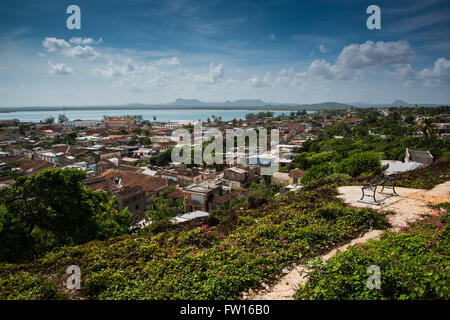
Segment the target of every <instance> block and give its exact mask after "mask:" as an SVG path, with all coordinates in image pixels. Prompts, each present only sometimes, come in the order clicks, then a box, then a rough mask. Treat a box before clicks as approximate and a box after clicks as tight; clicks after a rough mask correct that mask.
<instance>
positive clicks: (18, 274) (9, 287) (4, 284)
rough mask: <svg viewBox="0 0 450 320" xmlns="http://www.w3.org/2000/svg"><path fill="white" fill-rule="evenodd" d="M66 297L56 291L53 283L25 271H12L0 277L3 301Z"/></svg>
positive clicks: (0, 297) (0, 296)
mask: <svg viewBox="0 0 450 320" xmlns="http://www.w3.org/2000/svg"><path fill="white" fill-rule="evenodd" d="M65 298H67V295H66V294H65V293H64V292H62V291H59V290H58V286H57V284H56V283H55V282H53V281H51V280H48V279H42V277H41V276H36V275H33V274H30V273H29V272H26V271H13V272H12V273H11V274H10V275H5V276H4V277H3V276H2V277H0V299H2V300H4V299H6V300H35V299H42V300H51V299H65Z"/></svg>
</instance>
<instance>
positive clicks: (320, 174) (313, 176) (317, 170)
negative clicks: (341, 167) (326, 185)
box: [302, 162, 334, 184]
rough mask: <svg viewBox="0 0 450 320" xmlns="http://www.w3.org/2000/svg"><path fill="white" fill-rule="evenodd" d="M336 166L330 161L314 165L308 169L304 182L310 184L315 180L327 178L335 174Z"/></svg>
mask: <svg viewBox="0 0 450 320" xmlns="http://www.w3.org/2000/svg"><path fill="white" fill-rule="evenodd" d="M333 172H334V168H333V165H332V164H331V163H329V162H325V163H322V164H319V165H315V166H312V167H311V168H309V169H308V171H306V173H305V175H304V176H303V178H302V183H303V184H308V183H310V182H312V181H314V180H317V179H320V178H325V177H327V176H329V175H331V174H333Z"/></svg>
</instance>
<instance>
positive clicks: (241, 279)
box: [0, 186, 388, 299]
mask: <svg viewBox="0 0 450 320" xmlns="http://www.w3.org/2000/svg"><path fill="white" fill-rule="evenodd" d="M334 195H335V191H334V190H333V188H332V187H329V186H320V187H317V188H316V189H314V190H302V191H301V192H297V193H295V192H290V193H289V194H286V195H282V196H278V197H275V198H273V199H272V200H270V201H269V202H268V203H266V204H265V205H264V206H262V207H258V208H256V209H250V210H245V209H244V210H235V211H232V212H228V213H226V214H225V215H224V216H223V217H221V219H218V220H217V222H218V224H217V225H216V226H214V227H211V226H208V225H203V226H201V227H197V228H194V229H190V230H177V231H172V230H167V231H165V232H162V233H158V234H157V235H155V236H145V237H144V236H121V237H119V238H113V239H109V240H107V241H102V242H101V241H93V242H90V243H87V244H83V245H80V246H77V247H71V248H67V247H66V248H62V249H61V250H60V251H58V252H54V253H49V254H47V255H46V256H45V257H44V258H43V259H40V260H37V261H35V262H33V263H29V264H26V265H23V266H21V268H22V269H23V270H24V271H29V270H34V272H37V273H40V272H41V273H44V272H45V273H46V274H49V273H50V274H52V276H53V275H54V274H56V275H60V274H62V273H65V270H66V268H67V266H68V265H71V264H76V265H78V266H79V267H80V268H81V270H82V278H83V283H82V286H81V294H82V295H83V296H84V297H87V298H92V299H236V298H238V297H239V294H240V292H242V291H243V290H245V289H246V288H255V287H257V286H259V284H260V283H261V282H263V281H264V282H267V281H270V280H274V275H275V274H277V273H279V272H281V270H282V269H283V268H284V267H285V266H287V265H289V264H291V263H292V262H293V261H297V260H299V259H303V258H304V257H312V256H316V255H318V254H320V253H321V252H322V251H324V250H328V247H330V246H333V245H334V244H336V243H338V242H340V241H343V240H346V239H350V238H353V237H354V236H355V235H357V234H360V233H362V232H365V231H367V230H368V229H369V228H370V227H374V228H377V229H383V228H385V227H387V226H388V224H387V222H386V219H385V215H386V213H384V212H378V211H375V210H372V209H358V208H347V207H346V206H344V205H343V204H342V203H341V202H340V201H339V200H337V199H336V198H335V197H334ZM15 268H17V266H15V265H8V266H4V267H3V268H1V265H0V278H3V277H6V276H7V275H9V274H10V273H11V271H12V270H15ZM60 278H61V277H60V276H59V277H58V276H53V279H60ZM35 286H39V284H38V283H36V284H35ZM11 294H14V293H11ZM36 298H39V296H36Z"/></svg>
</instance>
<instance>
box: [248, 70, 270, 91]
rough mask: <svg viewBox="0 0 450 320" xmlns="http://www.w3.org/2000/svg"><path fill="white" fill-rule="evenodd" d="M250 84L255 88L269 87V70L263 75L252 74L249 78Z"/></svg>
mask: <svg viewBox="0 0 450 320" xmlns="http://www.w3.org/2000/svg"><path fill="white" fill-rule="evenodd" d="M249 82H250V85H252V86H253V87H255V88H264V87H269V86H270V84H271V80H270V72H267V73H266V74H265V75H264V77H259V76H258V75H256V74H255V75H253V76H252V77H251V78H250V80H249Z"/></svg>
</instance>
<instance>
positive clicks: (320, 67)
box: [308, 59, 337, 80]
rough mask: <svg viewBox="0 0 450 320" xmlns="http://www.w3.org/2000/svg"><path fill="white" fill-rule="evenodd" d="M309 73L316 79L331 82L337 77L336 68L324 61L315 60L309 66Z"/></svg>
mask: <svg viewBox="0 0 450 320" xmlns="http://www.w3.org/2000/svg"><path fill="white" fill-rule="evenodd" d="M308 73H309V74H310V75H312V76H314V77H317V78H320V79H325V80H331V79H334V78H336V76H337V71H336V68H335V67H334V66H332V65H330V64H329V63H328V62H326V61H325V60H324V59H320V60H314V61H313V62H312V63H311V65H310V66H309V70H308Z"/></svg>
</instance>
